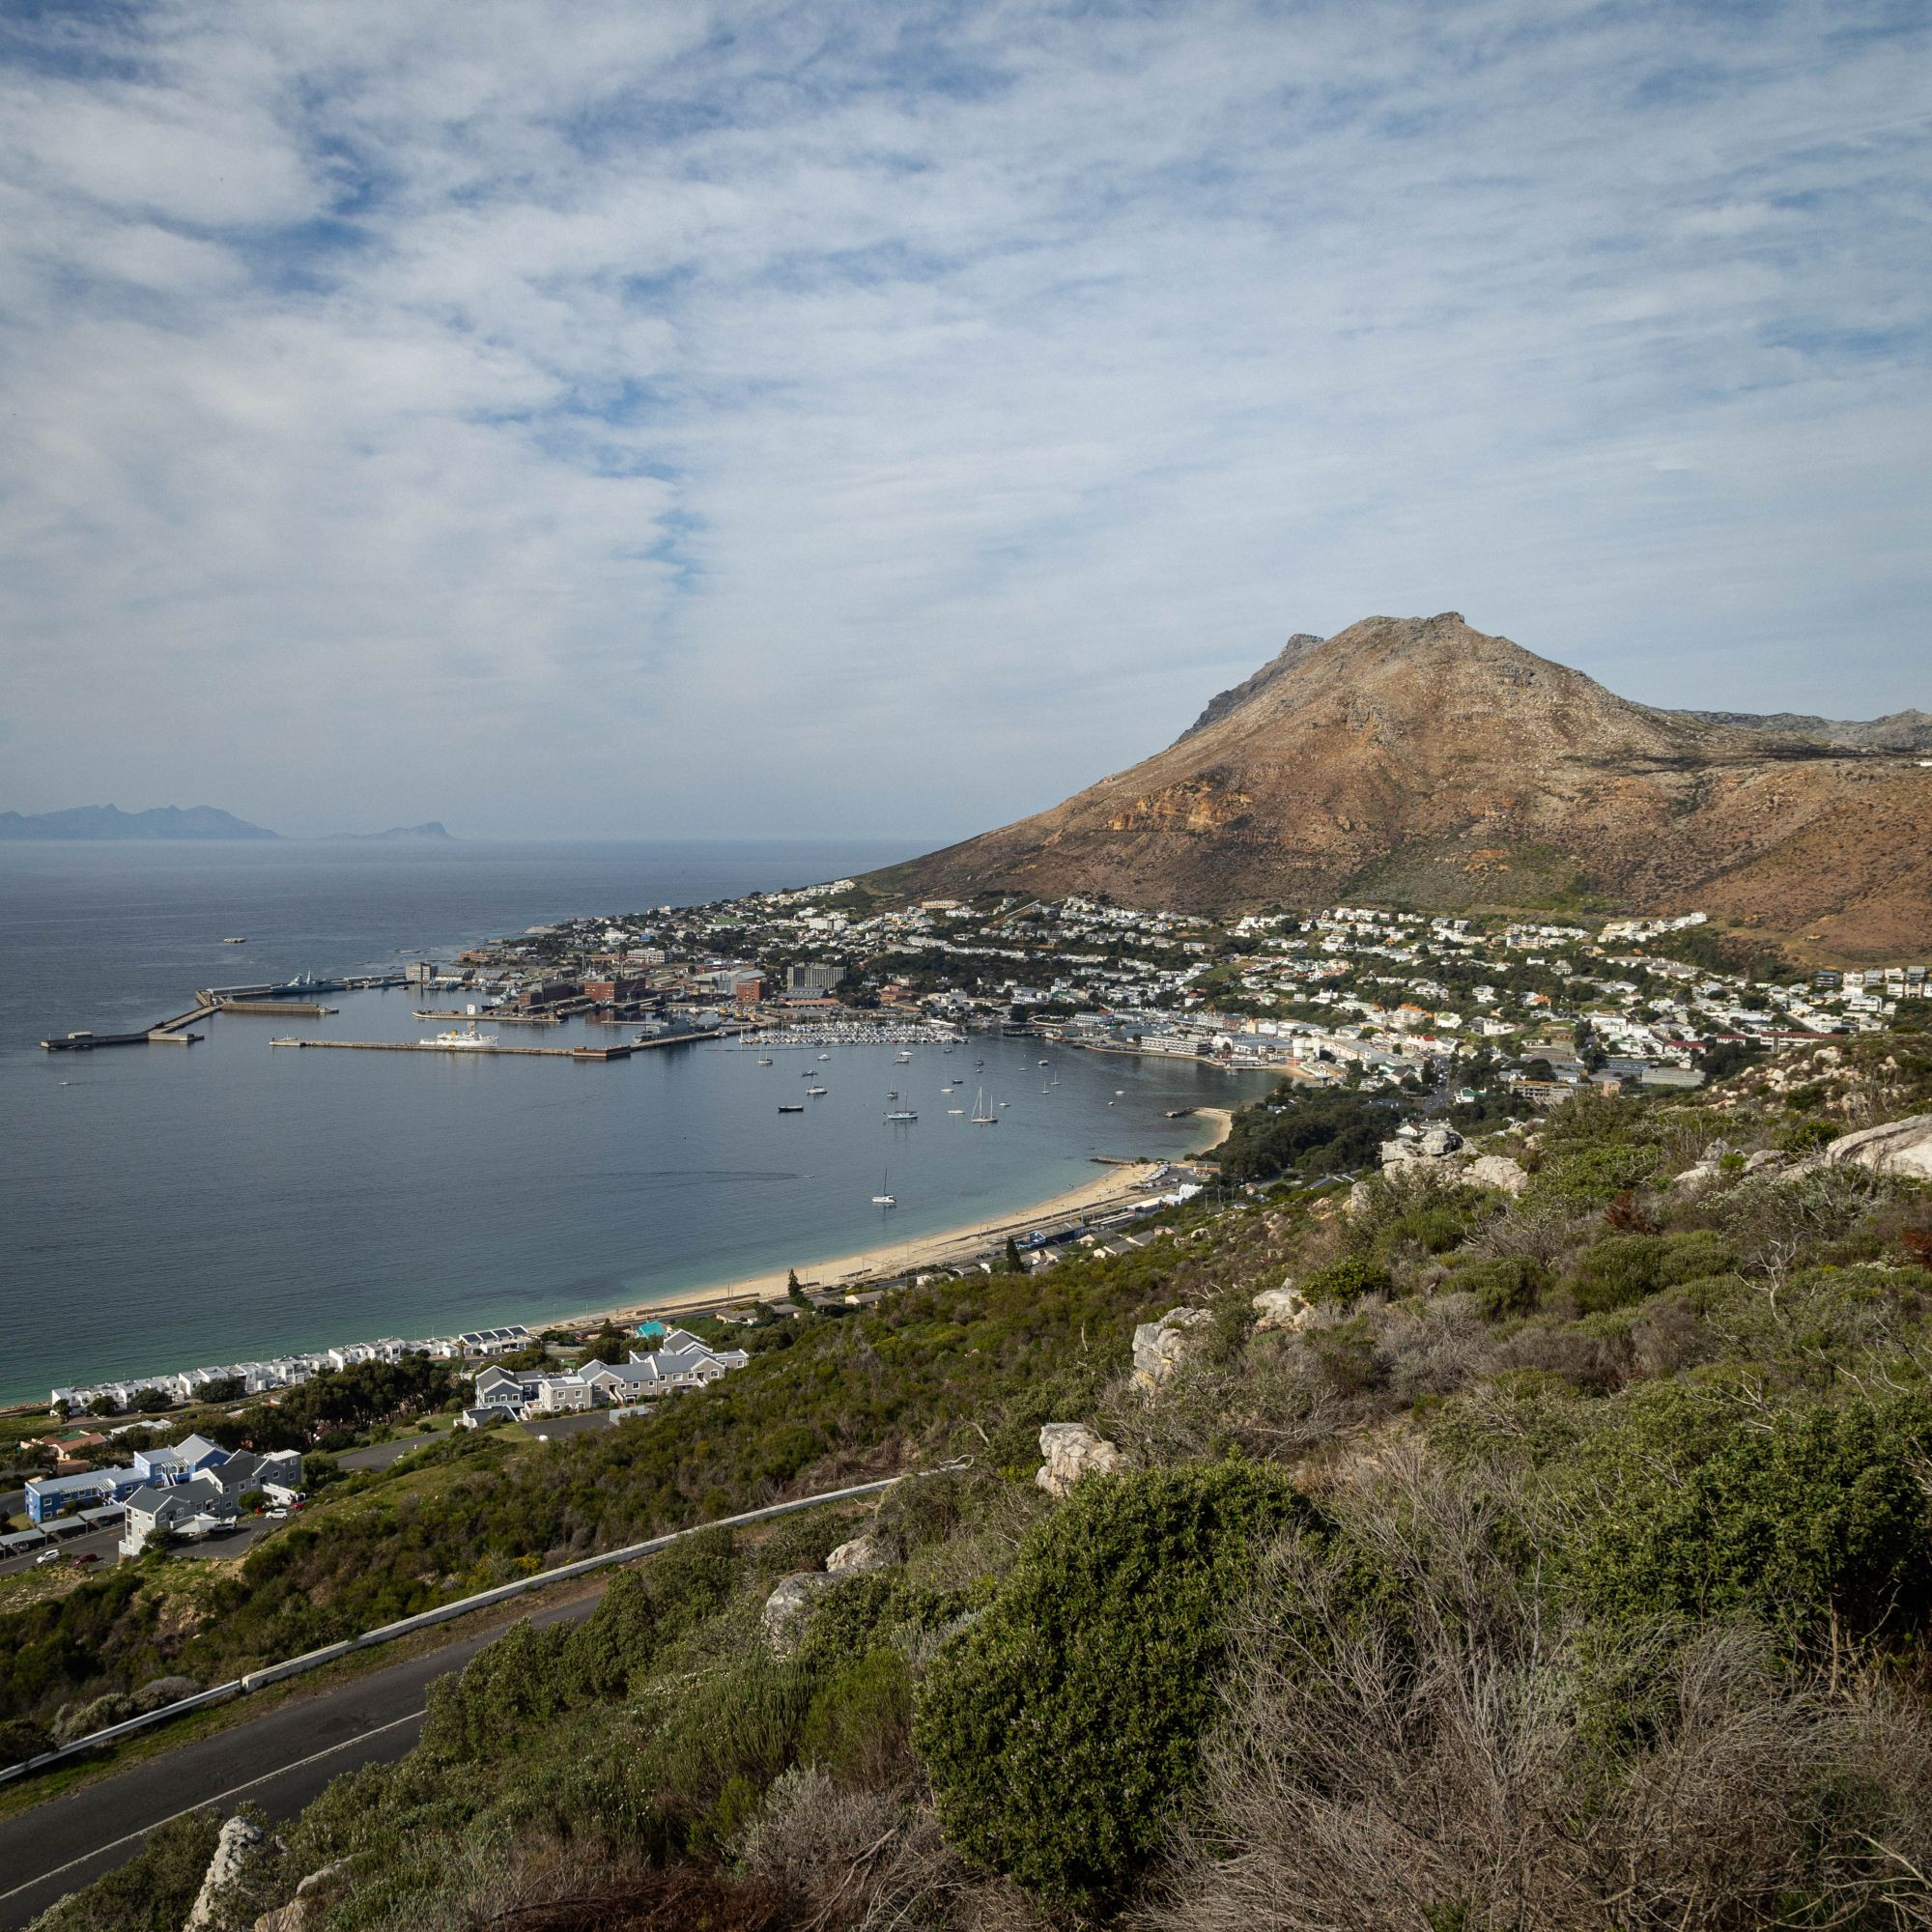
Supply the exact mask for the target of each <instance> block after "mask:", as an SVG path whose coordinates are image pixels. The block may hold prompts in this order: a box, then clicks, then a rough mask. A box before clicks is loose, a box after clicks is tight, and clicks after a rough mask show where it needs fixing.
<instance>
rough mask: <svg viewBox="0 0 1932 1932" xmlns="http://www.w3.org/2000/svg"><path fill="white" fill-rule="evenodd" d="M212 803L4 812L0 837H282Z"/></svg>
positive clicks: (76, 807)
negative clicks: (149, 808) (134, 808)
mask: <svg viewBox="0 0 1932 1932" xmlns="http://www.w3.org/2000/svg"><path fill="white" fill-rule="evenodd" d="M281 836H282V835H281V834H280V833H279V832H269V831H266V830H265V829H264V828H263V827H261V826H259V825H250V824H249V823H248V821H247V820H246V819H245V818H237V817H236V816H235V814H234V813H233V812H229V811H218V810H216V809H215V808H214V807H213V806H212V805H191V806H189V807H188V808H187V809H186V810H183V809H182V808H181V807H180V806H178V805H157V806H156V807H155V809H154V810H152V811H123V810H121V808H120V807H119V806H118V805H76V806H74V807H72V808H71V810H67V811H40V812H30V813H21V812H17V811H0V838H280V837H281Z"/></svg>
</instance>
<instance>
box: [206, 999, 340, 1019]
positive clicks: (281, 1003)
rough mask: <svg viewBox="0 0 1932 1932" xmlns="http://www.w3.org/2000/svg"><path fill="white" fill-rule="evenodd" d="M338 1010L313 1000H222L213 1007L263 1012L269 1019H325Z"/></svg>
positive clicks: (224, 1011) (223, 1009) (227, 1011)
mask: <svg viewBox="0 0 1932 1932" xmlns="http://www.w3.org/2000/svg"><path fill="white" fill-rule="evenodd" d="M338 1010H339V1009H337V1008H335V1007H325V1006H320V1005H318V1004H317V1003H316V1002H315V1001H313V1000H223V1001H221V1002H220V1003H219V1005H217V1006H216V1008H215V1011H216V1012H218V1013H265V1014H267V1015H268V1016H269V1017H270V1019H283V1020H321V1019H327V1017H328V1016H329V1015H330V1014H331V1013H333V1012H336V1011H338Z"/></svg>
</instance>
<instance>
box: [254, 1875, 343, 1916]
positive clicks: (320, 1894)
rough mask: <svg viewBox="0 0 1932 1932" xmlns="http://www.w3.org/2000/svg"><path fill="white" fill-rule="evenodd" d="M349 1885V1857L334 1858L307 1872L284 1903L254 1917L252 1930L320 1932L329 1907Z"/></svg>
mask: <svg viewBox="0 0 1932 1932" xmlns="http://www.w3.org/2000/svg"><path fill="white" fill-rule="evenodd" d="M348 1885H349V1861H348V1860H347V1859H337V1860H336V1861H335V1862H334V1863H333V1864H330V1865H324V1866H323V1868H322V1869H321V1870H320V1871H313V1872H310V1873H309V1875H308V1876H307V1877H306V1878H305V1879H303V1880H302V1882H301V1883H300V1884H299V1885H298V1886H297V1887H296V1895H295V1896H294V1897H293V1898H292V1899H290V1900H289V1902H288V1903H287V1904H286V1905H278V1906H277V1907H276V1908H275V1909H274V1911H272V1912H265V1913H263V1915H262V1916H261V1918H258V1919H256V1921H255V1923H254V1927H253V1932H322V1925H323V1921H324V1920H325V1919H326V1918H327V1917H328V1908H329V1907H330V1906H331V1905H333V1904H334V1903H335V1901H336V1900H337V1899H338V1898H340V1897H341V1896H342V1894H343V1892H344V1891H346V1890H347V1889H348Z"/></svg>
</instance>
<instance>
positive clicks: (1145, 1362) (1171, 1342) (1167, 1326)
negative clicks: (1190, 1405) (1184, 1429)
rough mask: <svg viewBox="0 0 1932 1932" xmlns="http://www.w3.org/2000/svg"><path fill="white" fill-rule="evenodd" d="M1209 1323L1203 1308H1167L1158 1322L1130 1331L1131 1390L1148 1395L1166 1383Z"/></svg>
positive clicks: (1209, 1320) (1211, 1321) (1196, 1343)
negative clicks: (1142, 1390) (1132, 1345)
mask: <svg viewBox="0 0 1932 1932" xmlns="http://www.w3.org/2000/svg"><path fill="white" fill-rule="evenodd" d="M1213 1321H1214V1318H1213V1316H1211V1315H1210V1314H1208V1311H1207V1309H1205V1308H1170V1309H1169V1310H1168V1311H1167V1313H1166V1314H1165V1315H1163V1316H1162V1317H1161V1318H1160V1320H1159V1321H1143V1322H1142V1323H1141V1325H1140V1326H1139V1327H1138V1328H1136V1329H1135V1330H1134V1385H1135V1387H1136V1388H1140V1389H1144V1390H1146V1391H1147V1392H1148V1393H1149V1394H1150V1395H1151V1394H1152V1393H1153V1391H1154V1390H1155V1389H1158V1388H1160V1387H1162V1386H1163V1385H1165V1384H1166V1383H1167V1382H1168V1381H1170V1380H1171V1379H1172V1378H1173V1376H1174V1372H1175V1370H1176V1369H1178V1368H1179V1366H1180V1365H1181V1363H1182V1362H1183V1361H1185V1360H1186V1359H1187V1357H1188V1355H1189V1353H1190V1352H1192V1350H1194V1349H1195V1348H1196V1347H1197V1346H1198V1339H1199V1331H1200V1330H1201V1329H1203V1328H1208V1327H1211V1326H1212V1325H1213Z"/></svg>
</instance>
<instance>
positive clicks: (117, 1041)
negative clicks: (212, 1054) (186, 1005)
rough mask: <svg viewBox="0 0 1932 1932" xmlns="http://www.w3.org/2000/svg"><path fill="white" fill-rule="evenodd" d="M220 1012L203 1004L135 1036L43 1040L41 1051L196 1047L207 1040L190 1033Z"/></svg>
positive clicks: (84, 1035) (79, 1035)
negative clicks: (195, 1045)
mask: <svg viewBox="0 0 1932 1932" xmlns="http://www.w3.org/2000/svg"><path fill="white" fill-rule="evenodd" d="M218 1010H219V1009H218V1008H216V1007H213V1006H211V1005H209V1004H208V1003H207V1002H203V1004H201V1005H200V1006H198V1007H193V1008H190V1009H189V1010H188V1011H186V1012H185V1013H177V1014H176V1015H175V1016H174V1018H173V1019H171V1020H156V1022H155V1024H154V1025H153V1026H151V1027H142V1028H140V1029H139V1031H137V1032H135V1033H71V1034H69V1035H68V1036H67V1037H66V1038H65V1039H43V1040H42V1042H41V1049H42V1051H43V1052H44V1053H92V1052H93V1051H94V1049H95V1048H96V1047H98V1046H147V1045H150V1044H153V1045H156V1046H192V1045H193V1044H194V1043H195V1041H196V1040H198V1039H202V1038H205V1037H206V1036H205V1035H203V1034H198V1033H191V1032H189V1028H190V1027H192V1026H193V1025H194V1023H195V1022H196V1021H197V1020H206V1019H212V1018H213V1016H214V1014H215V1013H216V1012H217V1011H218Z"/></svg>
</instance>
